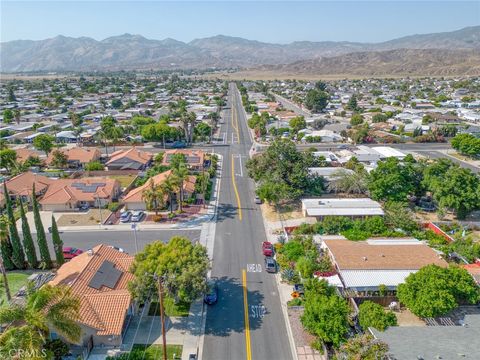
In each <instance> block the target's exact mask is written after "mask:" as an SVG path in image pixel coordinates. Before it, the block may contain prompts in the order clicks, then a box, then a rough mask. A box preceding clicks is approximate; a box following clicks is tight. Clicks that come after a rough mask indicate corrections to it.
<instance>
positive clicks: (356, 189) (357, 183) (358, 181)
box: [328, 168, 368, 194]
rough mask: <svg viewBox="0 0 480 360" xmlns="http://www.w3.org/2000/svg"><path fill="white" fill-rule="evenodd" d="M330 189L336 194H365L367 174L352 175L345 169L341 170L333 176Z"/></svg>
mask: <svg viewBox="0 0 480 360" xmlns="http://www.w3.org/2000/svg"><path fill="white" fill-rule="evenodd" d="M328 189H329V190H330V191H333V192H336V193H339V192H340V193H346V194H364V193H366V192H367V190H368V187H367V174H366V172H353V173H350V172H348V171H346V170H345V169H341V168H340V169H339V170H337V171H335V173H334V174H333V178H332V179H331V180H330V182H329V183H328Z"/></svg>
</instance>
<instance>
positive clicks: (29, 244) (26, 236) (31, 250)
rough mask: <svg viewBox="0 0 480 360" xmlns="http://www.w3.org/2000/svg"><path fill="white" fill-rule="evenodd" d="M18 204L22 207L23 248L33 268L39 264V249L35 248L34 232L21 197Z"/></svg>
mask: <svg viewBox="0 0 480 360" xmlns="http://www.w3.org/2000/svg"><path fill="white" fill-rule="evenodd" d="M18 206H19V208H20V218H21V219H22V233H23V248H24V249H25V255H26V256H27V262H28V265H29V266H30V267H31V268H36V267H37V266H38V260H37V251H36V250H35V245H33V239H32V232H31V231H30V225H29V224H28V220H27V216H26V215H25V209H24V208H23V202H22V199H19V202H18Z"/></svg>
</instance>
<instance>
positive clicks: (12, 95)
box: [7, 86, 17, 102]
mask: <svg viewBox="0 0 480 360" xmlns="http://www.w3.org/2000/svg"><path fill="white" fill-rule="evenodd" d="M7 101H8V102H14V101H17V97H16V96H15V92H14V91H13V87H11V86H9V87H8V94H7Z"/></svg>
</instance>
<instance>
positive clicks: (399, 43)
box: [0, 26, 480, 75]
mask: <svg viewBox="0 0 480 360" xmlns="http://www.w3.org/2000/svg"><path fill="white" fill-rule="evenodd" d="M479 51H480V26H473V27H467V28H463V29H461V30H457V31H452V32H444V33H434V34H423V35H411V36H406V37H402V38H398V39H394V40H390V41H386V42H381V43H357V42H346V41H341V42H333V41H322V42H312V41H297V42H293V43H290V44H272V43H265V42H260V41H255V40H247V39H243V38H238V37H230V36H224V35H217V36H213V37H208V38H201V39H195V40H192V41H190V42H188V43H185V42H181V41H177V40H174V39H170V38H167V39H164V40H151V39H147V38H145V37H143V36H140V35H131V34H124V35H120V36H113V37H109V38H107V39H104V40H101V41H97V40H95V39H92V38H88V37H80V38H72V37H65V36H61V35H59V36H57V37H54V38H51V39H46V40H39V41H33V40H15V41H9V42H2V43H0V64H1V65H0V70H1V71H2V72H28V71H86V70H89V71H90V70H122V69H125V70H129V69H176V68H182V69H187V68H196V69H200V68H212V67H213V68H259V69H265V70H269V71H273V70H274V69H275V68H278V69H282V70H284V71H286V70H287V69H290V70H292V71H305V70H307V69H308V71H313V72H315V71H317V70H315V69H319V70H320V71H322V72H327V73H332V72H333V73H338V72H340V71H347V70H348V71H349V72H351V71H352V70H355V69H352V67H353V68H355V67H360V68H359V69H358V71H357V72H361V73H364V74H367V73H371V72H372V70H374V69H375V66H374V65H373V64H374V63H376V64H377V66H378V65H381V67H380V68H377V70H378V71H379V72H382V73H383V72H389V71H392V70H390V69H393V70H394V71H400V70H401V67H402V66H404V67H405V69H406V71H407V73H408V71H409V69H410V70H412V69H415V71H417V70H418V69H419V68H424V67H427V68H428V67H430V68H432V67H436V68H439V69H441V70H439V73H441V74H443V73H445V74H449V73H450V74H452V75H455V74H457V73H459V72H460V73H462V74H463V73H466V70H468V69H466V66H467V65H468V66H474V68H476V69H477V70H478V65H479V62H478V59H479V57H478V52H479ZM456 57H458V61H455V58H456ZM462 61H463V62H464V64H465V66H462V64H461V62H462ZM369 62H371V63H372V65H368V64H369ZM402 64H403V65H402ZM362 67H363V68H362ZM295 69H296V70H295ZM449 69H450V70H449ZM410 72H411V71H410ZM467 72H468V71H467Z"/></svg>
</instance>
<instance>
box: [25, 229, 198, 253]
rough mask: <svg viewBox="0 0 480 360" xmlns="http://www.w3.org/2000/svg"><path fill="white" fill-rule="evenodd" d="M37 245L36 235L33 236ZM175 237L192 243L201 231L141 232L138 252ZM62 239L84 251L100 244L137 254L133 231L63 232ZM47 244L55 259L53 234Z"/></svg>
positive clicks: (49, 236)
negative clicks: (149, 244) (152, 243)
mask: <svg viewBox="0 0 480 360" xmlns="http://www.w3.org/2000/svg"><path fill="white" fill-rule="evenodd" d="M32 236H33V238H34V240H35V241H34V242H35V243H36V234H35V233H34V234H32ZM173 236H185V237H187V238H189V239H190V240H192V241H198V240H199V238H200V230H180V229H179V230H177V229H175V230H141V231H137V244H138V250H139V251H141V250H142V249H143V248H144V247H145V245H146V244H148V243H151V242H153V241H155V240H161V241H163V242H167V241H168V240H169V239H170V238H171V237H173ZM60 237H61V239H62V241H63V246H64V247H66V246H72V247H76V248H78V249H82V250H88V249H91V248H92V247H94V246H96V245H98V244H106V245H112V246H116V247H119V248H122V249H124V250H125V251H126V252H128V253H129V254H135V236H134V233H133V231H114V230H98V231H88V232H86V231H78V232H70V231H69V232H62V233H61V234H60ZM47 242H48V244H49V247H50V252H51V254H52V257H54V252H53V246H52V240H51V234H49V233H47Z"/></svg>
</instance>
